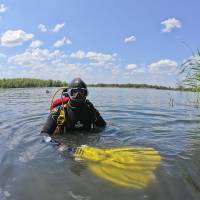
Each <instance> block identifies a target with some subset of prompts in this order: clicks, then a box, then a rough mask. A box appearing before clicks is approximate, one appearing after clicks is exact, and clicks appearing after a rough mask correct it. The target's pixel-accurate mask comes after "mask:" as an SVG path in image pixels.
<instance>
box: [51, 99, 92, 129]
mask: <svg viewBox="0 0 200 200" xmlns="http://www.w3.org/2000/svg"><path fill="white" fill-rule="evenodd" d="M68 102H69V97H63V98H58V99H56V100H54V101H53V103H52V106H51V108H50V110H51V111H53V110H54V109H57V108H59V109H58V110H59V111H60V112H59V116H58V119H57V124H58V127H57V128H58V129H60V128H61V127H62V126H65V124H66V122H67V121H68V120H69V116H67V114H68V112H65V111H64V108H67V103H68ZM86 105H87V107H88V110H89V115H90V119H91V128H93V127H94V122H95V119H96V114H95V108H94V106H93V104H92V103H91V102H90V101H89V100H86ZM63 106H64V108H62V107H63ZM63 117H64V119H63ZM67 123H70V121H68V122H67Z"/></svg>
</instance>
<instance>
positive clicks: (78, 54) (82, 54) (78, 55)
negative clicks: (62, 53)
mask: <svg viewBox="0 0 200 200" xmlns="http://www.w3.org/2000/svg"><path fill="white" fill-rule="evenodd" d="M70 57H71V58H78V59H83V58H85V57H86V53H85V52H84V51H82V50H79V51H77V52H74V53H71V55H70Z"/></svg>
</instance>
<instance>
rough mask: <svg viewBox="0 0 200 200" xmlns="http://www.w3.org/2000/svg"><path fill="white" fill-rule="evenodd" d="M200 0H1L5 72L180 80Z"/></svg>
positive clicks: (193, 45)
mask: <svg viewBox="0 0 200 200" xmlns="http://www.w3.org/2000/svg"><path fill="white" fill-rule="evenodd" d="M199 8H200V1H199V0H42V1H41V0H40V1H39V0H4V1H1V0H0V78H23V77H26V78H27V77H28V78H39V79H53V80H61V81H66V82H69V81H71V80H72V79H73V78H75V77H81V78H82V79H83V80H84V81H85V82H86V83H145V84H156V85H164V86H172V87H173V86H176V84H177V83H178V82H179V81H180V74H179V72H180V69H181V64H182V63H183V62H184V61H185V60H187V59H188V58H190V57H191V56H192V51H194V52H196V51H197V48H200V28H199V27H200V21H199V19H200V12H199Z"/></svg>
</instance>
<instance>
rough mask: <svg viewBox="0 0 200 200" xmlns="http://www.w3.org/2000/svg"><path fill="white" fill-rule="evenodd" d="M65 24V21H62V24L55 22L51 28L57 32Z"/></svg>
mask: <svg viewBox="0 0 200 200" xmlns="http://www.w3.org/2000/svg"><path fill="white" fill-rule="evenodd" d="M64 26H65V23H62V24H56V25H55V26H54V28H53V30H52V31H53V32H58V31H60V30H61V29H62V28H63V27H64Z"/></svg>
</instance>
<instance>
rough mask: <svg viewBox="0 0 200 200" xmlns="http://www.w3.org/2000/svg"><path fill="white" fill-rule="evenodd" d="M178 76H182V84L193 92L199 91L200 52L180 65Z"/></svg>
mask: <svg viewBox="0 0 200 200" xmlns="http://www.w3.org/2000/svg"><path fill="white" fill-rule="evenodd" d="M181 67H182V69H181V71H180V74H181V75H183V80H182V84H183V85H184V86H186V87H191V88H192V89H193V91H195V92H199V91H200V51H199V50H197V54H196V55H193V56H192V57H191V58H189V59H188V60H186V61H185V62H184V63H183V64H182V66H181Z"/></svg>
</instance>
